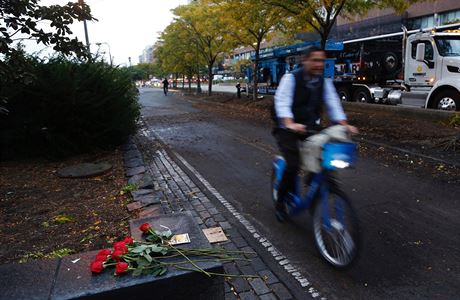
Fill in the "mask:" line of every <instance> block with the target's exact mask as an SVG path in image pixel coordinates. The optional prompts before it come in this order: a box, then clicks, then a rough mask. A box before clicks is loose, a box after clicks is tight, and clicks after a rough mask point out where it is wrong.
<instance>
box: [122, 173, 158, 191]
mask: <svg viewBox="0 0 460 300" xmlns="http://www.w3.org/2000/svg"><path fill="white" fill-rule="evenodd" d="M128 184H137V185H138V186H139V188H141V189H147V188H153V178H152V177H151V176H150V175H148V174H142V175H141V174H139V175H134V176H133V177H131V178H129V179H128Z"/></svg>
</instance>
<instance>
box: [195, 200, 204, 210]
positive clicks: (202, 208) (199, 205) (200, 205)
mask: <svg viewBox="0 0 460 300" xmlns="http://www.w3.org/2000/svg"><path fill="white" fill-rule="evenodd" d="M198 203H200V202H198ZM195 210H196V211H198V212H200V211H205V210H206V208H205V207H204V206H203V205H202V204H198V205H196V206H195Z"/></svg>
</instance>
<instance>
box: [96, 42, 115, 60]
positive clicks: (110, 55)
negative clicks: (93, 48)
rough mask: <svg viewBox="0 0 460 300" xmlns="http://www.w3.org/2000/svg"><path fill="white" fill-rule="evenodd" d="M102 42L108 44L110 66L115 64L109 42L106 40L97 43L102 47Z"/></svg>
mask: <svg viewBox="0 0 460 300" xmlns="http://www.w3.org/2000/svg"><path fill="white" fill-rule="evenodd" d="M102 44H104V45H107V48H108V49H109V58H110V66H112V65H113V60H112V52H111V51H110V45H109V43H106V42H102V43H96V45H97V46H98V47H101V45H102Z"/></svg>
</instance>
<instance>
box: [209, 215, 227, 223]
mask: <svg viewBox="0 0 460 300" xmlns="http://www.w3.org/2000/svg"><path fill="white" fill-rule="evenodd" d="M212 217H213V218H214V220H216V222H223V221H225V220H226V219H225V217H224V216H223V215H222V214H216V215H213V216H212Z"/></svg>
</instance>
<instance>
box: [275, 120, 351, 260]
mask: <svg viewBox="0 0 460 300" xmlns="http://www.w3.org/2000/svg"><path fill="white" fill-rule="evenodd" d="M334 130H335V131H337V130H338V131H342V132H344V131H345V130H346V129H345V128H343V126H340V125H337V126H332V127H329V128H327V129H326V130H324V131H322V132H320V133H319V135H313V136H311V137H309V138H308V139H306V140H305V141H304V142H303V145H302V147H301V148H303V150H301V156H302V161H303V162H304V163H303V164H302V169H304V170H305V169H306V170H305V171H307V172H309V171H310V170H311V169H315V170H316V172H315V173H310V176H312V177H311V178H310V180H308V181H309V182H308V185H309V188H308V190H307V191H306V192H305V193H304V195H302V187H301V177H300V176H299V175H298V176H297V178H296V187H295V190H294V193H289V194H288V196H287V197H286V199H285V201H284V205H285V210H286V213H287V214H288V216H294V215H296V214H298V213H300V212H301V211H304V210H310V212H311V214H312V216H313V217H312V226H313V232H314V240H315V244H316V248H317V249H318V251H319V253H320V254H321V256H322V257H323V258H324V259H325V260H326V261H327V262H328V263H329V264H330V265H332V266H333V267H335V268H345V267H348V266H350V265H351V264H352V263H353V261H354V260H355V259H356V257H357V255H358V252H359V246H360V235H359V224H358V220H357V218H356V214H355V213H354V210H353V208H352V205H351V203H350V200H349V198H348V197H347V196H346V195H345V193H344V192H343V191H342V190H341V189H340V186H339V183H338V181H337V180H336V178H335V176H334V174H335V173H336V172H337V171H338V170H340V169H345V168H349V167H352V166H353V165H354V163H355V161H356V145H355V144H354V143H352V142H351V141H349V140H348V141H344V139H342V141H338V140H337V139H334V137H333V135H334V134H332V137H331V136H328V135H329V134H330V133H331V132H334ZM320 135H322V136H320ZM315 140H316V141H321V140H329V141H328V142H327V143H325V144H324V145H323V146H322V147H321V146H319V145H315ZM315 152H320V154H321V155H320V156H321V157H320V158H319V157H318V160H316V161H315V157H312V155H314V154H315ZM285 167H286V162H285V160H284V158H283V157H281V156H277V157H275V159H274V160H273V172H272V198H273V201H275V203H276V201H277V195H278V187H279V184H280V182H281V179H282V177H283V172H284V169H285Z"/></svg>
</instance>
